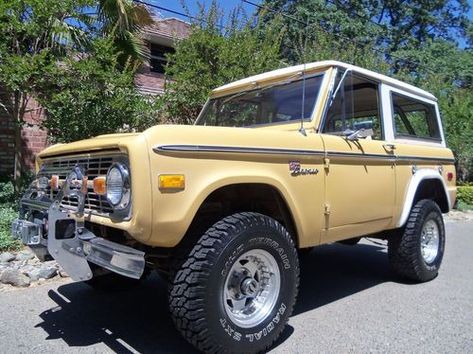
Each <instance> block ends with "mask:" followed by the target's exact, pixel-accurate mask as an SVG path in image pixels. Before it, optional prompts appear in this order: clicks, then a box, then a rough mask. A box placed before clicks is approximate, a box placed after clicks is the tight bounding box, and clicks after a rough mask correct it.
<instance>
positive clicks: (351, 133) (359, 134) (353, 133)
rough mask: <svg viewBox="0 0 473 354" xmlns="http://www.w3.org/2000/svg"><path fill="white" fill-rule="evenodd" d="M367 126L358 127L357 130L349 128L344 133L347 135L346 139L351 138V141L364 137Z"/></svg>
mask: <svg viewBox="0 0 473 354" xmlns="http://www.w3.org/2000/svg"><path fill="white" fill-rule="evenodd" d="M364 132H365V128H361V129H358V130H356V131H353V130H351V129H347V130H345V131H344V132H343V135H344V136H345V139H347V140H350V141H356V140H358V139H360V138H363V137H364V134H363V133H364Z"/></svg>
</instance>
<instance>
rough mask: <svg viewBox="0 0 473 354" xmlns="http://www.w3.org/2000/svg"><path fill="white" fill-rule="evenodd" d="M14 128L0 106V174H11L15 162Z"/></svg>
mask: <svg viewBox="0 0 473 354" xmlns="http://www.w3.org/2000/svg"><path fill="white" fill-rule="evenodd" d="M14 133H15V130H14V125H13V123H12V122H11V121H10V120H9V119H8V117H7V115H6V112H5V111H4V110H3V109H1V108H0V176H6V175H12V174H13V168H14V163H15V134H14Z"/></svg>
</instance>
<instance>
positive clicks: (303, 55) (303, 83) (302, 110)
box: [299, 16, 309, 136]
mask: <svg viewBox="0 0 473 354" xmlns="http://www.w3.org/2000/svg"><path fill="white" fill-rule="evenodd" d="M307 28H309V16H307V22H306V26H305V28H304V35H305V38H304V48H303V49H302V51H303V53H302V57H303V59H302V60H303V61H304V67H303V69H302V107H301V126H300V128H299V133H301V134H302V135H304V136H307V132H306V131H305V128H304V118H305V70H306V65H307V63H306V62H307V58H306V48H307Z"/></svg>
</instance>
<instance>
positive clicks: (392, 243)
mask: <svg viewBox="0 0 473 354" xmlns="http://www.w3.org/2000/svg"><path fill="white" fill-rule="evenodd" d="M432 214H433V215H432ZM431 217H433V218H435V219H436V221H437V223H438V226H439V234H440V235H439V237H440V246H439V247H440V248H439V253H438V255H437V258H436V259H435V260H434V261H433V262H432V263H431V264H426V263H425V261H424V259H423V258H422V255H421V251H420V238H421V236H420V235H421V231H422V227H423V225H424V223H425V221H426V218H431ZM444 248H445V227H444V223H443V218H442V212H441V211H440V208H439V207H438V205H437V204H436V203H435V202H434V201H432V200H430V199H423V200H420V201H419V202H417V203H416V204H415V205H414V207H413V208H412V210H411V212H410V214H409V218H408V219H407V222H406V225H405V226H404V227H403V228H401V229H399V230H397V231H396V233H395V234H394V235H392V237H390V238H389V239H388V257H389V263H390V266H391V269H392V270H393V271H394V272H395V273H396V274H398V275H399V276H401V277H402V278H406V279H410V280H413V281H416V282H426V281H429V280H432V279H434V278H435V277H436V276H437V275H438V270H439V268H440V264H441V262H442V258H443V252H444Z"/></svg>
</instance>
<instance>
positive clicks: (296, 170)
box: [289, 161, 319, 176]
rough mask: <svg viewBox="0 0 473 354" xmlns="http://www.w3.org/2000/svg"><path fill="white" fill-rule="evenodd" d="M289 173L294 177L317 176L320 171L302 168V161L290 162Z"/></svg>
mask: <svg viewBox="0 0 473 354" xmlns="http://www.w3.org/2000/svg"><path fill="white" fill-rule="evenodd" d="M289 172H291V175H293V176H299V175H316V174H317V173H319V170H318V169H316V168H304V167H302V166H301V162H300V161H289Z"/></svg>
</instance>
